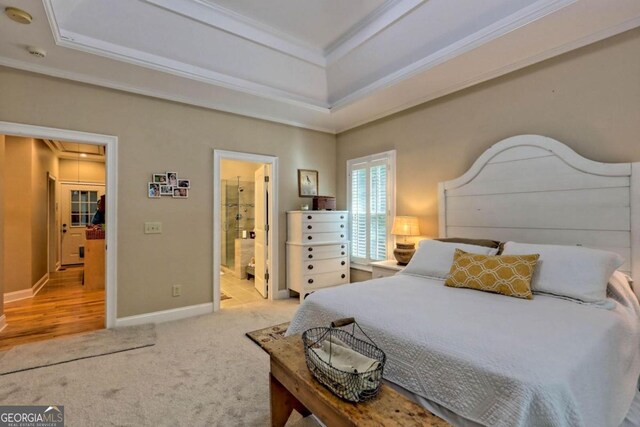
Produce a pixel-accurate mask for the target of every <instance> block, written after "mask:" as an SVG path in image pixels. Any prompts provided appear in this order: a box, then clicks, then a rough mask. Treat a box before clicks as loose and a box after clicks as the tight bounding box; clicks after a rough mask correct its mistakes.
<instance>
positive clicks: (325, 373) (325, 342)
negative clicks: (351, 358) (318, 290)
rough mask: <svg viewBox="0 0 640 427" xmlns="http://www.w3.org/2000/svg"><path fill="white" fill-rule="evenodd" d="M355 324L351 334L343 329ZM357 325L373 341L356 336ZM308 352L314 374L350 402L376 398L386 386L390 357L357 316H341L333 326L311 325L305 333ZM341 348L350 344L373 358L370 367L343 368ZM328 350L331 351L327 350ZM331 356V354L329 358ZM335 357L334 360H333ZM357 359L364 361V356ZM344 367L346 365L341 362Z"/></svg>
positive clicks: (309, 363)
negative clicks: (338, 360)
mask: <svg viewBox="0 0 640 427" xmlns="http://www.w3.org/2000/svg"><path fill="white" fill-rule="evenodd" d="M348 325H353V327H352V330H351V333H349V332H347V331H345V330H343V329H339V328H340V327H343V326H348ZM356 327H357V328H358V329H359V330H360V332H361V333H362V335H364V336H365V337H366V338H367V339H368V340H369V342H367V341H364V340H361V339H359V338H356V336H355V332H356ZM302 342H303V343H304V353H305V358H306V361H307V367H308V368H309V370H310V371H311V374H312V375H313V376H314V377H315V378H316V379H317V380H318V381H319V382H320V383H321V384H323V385H324V386H325V387H327V388H328V389H329V390H331V391H332V392H333V393H334V394H335V395H337V396H339V397H340V398H342V399H344V400H348V401H350V402H362V401H365V400H368V399H371V398H373V397H375V396H376V395H377V394H378V392H380V386H381V385H382V373H383V371H384V364H385V362H386V360H387V356H386V355H385V354H384V351H382V350H381V349H380V348H378V346H376V344H375V343H374V342H373V340H372V339H371V338H369V336H368V335H367V334H366V333H365V332H364V331H363V330H362V328H361V327H360V325H358V323H357V322H356V321H355V319H353V318H347V319H340V320H336V321H334V322H331V327H330V328H324V327H323V328H311V329H308V330H306V331H305V332H304V333H303V334H302ZM338 346H340V347H348V349H349V350H347V351H346V352H347V353H349V352H350V350H352V351H355V352H356V353H359V354H360V355H361V356H366V357H367V358H369V359H372V361H373V363H372V364H371V365H370V367H369V369H366V370H364V371H363V372H358V371H357V370H354V371H347V370H345V369H339V368H337V367H336V366H334V365H337V364H338V363H337V360H336V359H337V357H338V356H335V357H334V352H336V354H338V353H337V352H338V351H341V350H342V349H339V348H338ZM326 350H328V351H326ZM327 355H328V357H327ZM332 358H333V361H332ZM357 359H360V360H362V359H361V358H360V357H357ZM340 366H341V367H343V365H340Z"/></svg>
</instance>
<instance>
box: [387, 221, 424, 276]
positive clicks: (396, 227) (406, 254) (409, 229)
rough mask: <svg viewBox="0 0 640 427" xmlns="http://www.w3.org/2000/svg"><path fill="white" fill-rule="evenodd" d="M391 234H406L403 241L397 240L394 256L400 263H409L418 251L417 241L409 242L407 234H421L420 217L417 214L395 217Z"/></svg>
mask: <svg viewBox="0 0 640 427" xmlns="http://www.w3.org/2000/svg"><path fill="white" fill-rule="evenodd" d="M391 234H393V235H395V236H404V241H403V242H402V243H400V242H396V248H395V249H394V250H393V256H394V257H395V258H396V261H398V265H407V264H408V263H409V261H411V257H413V254H414V253H415V252H416V244H415V243H407V236H419V235H420V227H419V226H418V217H416V216H397V217H395V218H394V219H393V227H392V228H391Z"/></svg>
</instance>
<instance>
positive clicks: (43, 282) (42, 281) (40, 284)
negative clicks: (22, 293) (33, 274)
mask: <svg viewBox="0 0 640 427" xmlns="http://www.w3.org/2000/svg"><path fill="white" fill-rule="evenodd" d="M48 281H49V273H47V274H45V275H44V276H42V277H41V278H40V280H38V281H37V282H36V284H35V285H33V286H32V287H31V292H32V295H31V296H32V297H33V296H36V295H37V294H38V292H40V289H42V288H44V285H46V284H47V282H48Z"/></svg>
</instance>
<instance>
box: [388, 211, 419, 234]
mask: <svg viewBox="0 0 640 427" xmlns="http://www.w3.org/2000/svg"><path fill="white" fill-rule="evenodd" d="M391 234H395V235H396V236H419V235H420V227H419V226H418V217H416V216H397V217H395V218H394V219H393V227H392V228H391Z"/></svg>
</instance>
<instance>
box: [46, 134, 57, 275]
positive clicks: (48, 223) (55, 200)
mask: <svg viewBox="0 0 640 427" xmlns="http://www.w3.org/2000/svg"><path fill="white" fill-rule="evenodd" d="M45 142H46V140H45ZM47 145H48V144H47ZM51 181H53V183H54V186H53V188H54V201H53V203H54V215H53V223H54V224H55V225H54V227H53V228H54V232H55V236H56V240H55V242H51V222H52V221H51V209H50V208H49V207H50V206H51V198H50V197H51V192H50V191H49V190H50V186H49V184H50V183H51ZM57 183H58V179H57V178H56V177H55V176H53V175H51V173H50V172H48V171H47V272H49V273H51V272H52V271H55V270H56V267H55V266H52V265H51V244H52V243H55V245H56V251H55V252H56V260H55V264H56V265H57V264H58V261H59V259H58V255H60V251H58V250H57V249H58V244H59V242H60V233H59V232H58V227H57V224H58V222H57V219H58V218H57V216H56V213H57V212H58V186H57V185H56V184H57ZM52 267H53V268H52Z"/></svg>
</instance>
